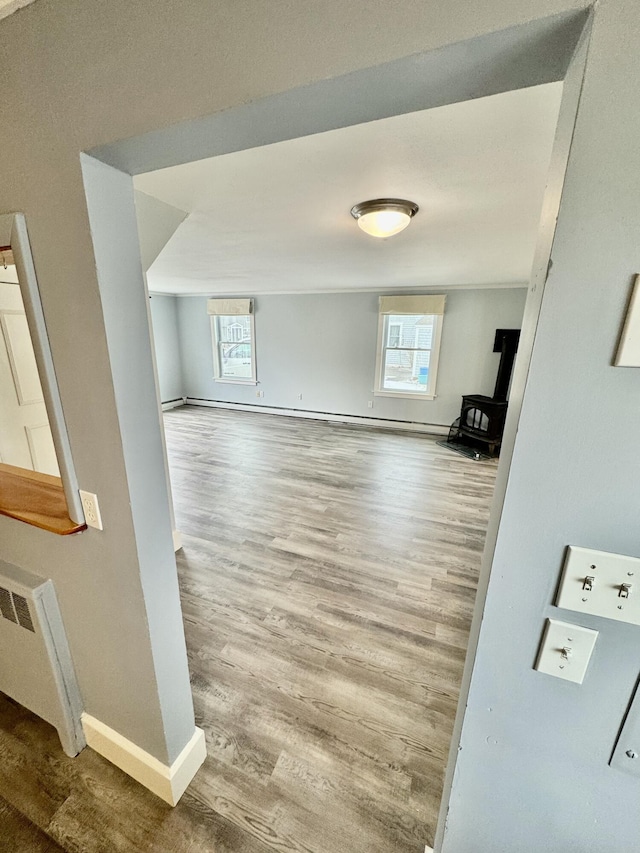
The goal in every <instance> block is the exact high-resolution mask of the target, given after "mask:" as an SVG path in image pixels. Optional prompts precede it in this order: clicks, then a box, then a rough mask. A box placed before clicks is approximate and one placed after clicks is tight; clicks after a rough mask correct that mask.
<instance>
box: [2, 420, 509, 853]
mask: <svg viewBox="0 0 640 853" xmlns="http://www.w3.org/2000/svg"><path fill="white" fill-rule="evenodd" d="M165 428H166V433H167V442H168V448H169V456H170V462H171V471H172V480H173V488H174V498H175V504H176V514H177V522H178V528H179V529H180V530H181V531H182V533H183V537H184V549H183V551H182V552H180V553H179V555H178V570H179V576H180V584H181V590H182V604H183V612H184V620H185V631H186V637H187V646H188V651H189V663H190V669H191V676H192V687H193V691H194V702H195V708H196V718H197V723H198V725H200V726H202V728H204V730H205V733H206V737H207V747H208V758H207V760H206V762H205V765H204V766H203V768H202V769H201V770H200V772H199V773H198V775H197V776H196V778H195V780H194V781H193V783H192V784H191V786H190V787H189V789H188V791H187V793H186V794H185V796H184V797H183V799H182V801H181V802H180V804H179V805H178V806H177V807H176V808H175V809H170V808H169V807H168V806H165V805H164V804H163V803H162V802H160V801H159V800H157V799H156V798H155V797H154V796H153V795H151V794H150V793H148V792H147V791H145V790H144V789H143V788H141V787H140V786H138V785H137V784H136V783H135V782H133V781H132V780H130V779H129V778H128V777H126V776H125V775H124V774H123V773H121V772H120V771H119V770H117V769H116V768H115V767H113V766H111V765H109V764H108V763H107V762H106V761H104V760H103V759H102V758H100V756H98V755H96V754H95V753H93V752H92V751H91V750H89V749H86V750H84V751H83V752H82V753H81V755H80V756H78V758H76V759H69V758H67V757H66V756H64V755H63V753H62V752H61V750H60V745H59V742H58V741H57V736H56V734H55V732H54V731H53V730H52V729H51V728H50V727H49V726H47V725H46V724H44V723H42V722H40V721H39V720H37V719H36V718H35V717H33V716H32V715H31V714H29V713H28V712H27V711H25V710H24V709H22V708H20V707H18V706H16V705H15V704H14V703H12V702H11V701H10V700H7V699H5V698H1V699H0V850H2V851H4V850H7V851H12V853H22V851H25V853H26V851H38V853H40V851H42V853H45V851H46V853H49V851H51V852H52V853H53V851H69V852H71V851H73V853H94V852H95V851H100V853H103V852H104V853H125V851H126V853H131V851H145V853H208V852H209V851H212V853H213V851H215V853H270V851H271V853H272V852H273V851H279V853H391V852H392V851H393V853H422V851H423V850H424V846H425V844H431V842H432V841H433V833H434V829H435V822H436V817H437V811H438V805H439V799H440V793H441V788H442V781H443V775H444V768H445V762H446V756H447V750H448V745H449V740H450V736H451V730H452V724H453V718H454V714H455V709H456V702H457V698H458V690H459V683H460V679H461V675H462V667H463V662H464V654H465V647H466V641H467V635H468V629H469V624H470V618H471V612H472V607H473V600H474V594H475V589H476V580H477V575H478V569H479V563H480V556H481V551H482V547H483V541H484V535H485V528H486V524H487V518H488V507H489V502H490V498H491V494H492V491H493V485H494V477H495V470H496V463H495V462H472V461H471V460H467V459H465V458H463V457H461V456H458V455H456V454H454V453H451V452H449V451H447V450H445V449H443V448H440V447H438V446H437V445H436V444H435V440H434V439H433V438H432V437H429V436H424V435H415V434H408V433H393V432H389V431H386V432H383V431H375V430H370V429H366V428H361V427H351V426H347V425H342V424H328V423H322V422H315V421H310V420H301V419H300V420H298V419H289V418H284V417H274V416H270V415H262V414H257V413H256V414H254V413H244V412H231V411H226V410H214V409H202V408H195V407H184V408H180V409H176V410H173V411H171V412H168V413H166V414H165Z"/></svg>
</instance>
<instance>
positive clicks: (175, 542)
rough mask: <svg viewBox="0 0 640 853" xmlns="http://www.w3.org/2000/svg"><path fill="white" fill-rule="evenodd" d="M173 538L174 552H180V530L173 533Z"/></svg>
mask: <svg viewBox="0 0 640 853" xmlns="http://www.w3.org/2000/svg"><path fill="white" fill-rule="evenodd" d="M172 536H173V550H174V551H179V550H180V548H182V533H180V531H179V530H174V531H172Z"/></svg>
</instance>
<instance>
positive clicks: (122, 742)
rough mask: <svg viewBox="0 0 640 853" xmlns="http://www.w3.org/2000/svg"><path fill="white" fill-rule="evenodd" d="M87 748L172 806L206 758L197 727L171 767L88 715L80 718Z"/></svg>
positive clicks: (202, 735) (202, 741) (202, 733)
mask: <svg viewBox="0 0 640 853" xmlns="http://www.w3.org/2000/svg"><path fill="white" fill-rule="evenodd" d="M82 728H83V729H84V734H85V737H86V739H87V745H88V746H90V747H91V748H92V749H94V750H95V751H96V752H97V753H99V754H100V755H102V757H103V758H106V759H107V761H110V762H111V763H112V764H115V765H116V767H119V768H120V770H123V771H124V772H125V773H126V774H128V775H129V776H131V777H132V778H133V779H135V780H136V782H139V783H140V784H141V785H143V786H144V787H145V788H148V789H149V790H150V791H152V792H153V793H154V794H156V796H158V797H160V799H162V800H164V801H165V802H166V803H169V805H170V806H175V805H177V803H178V800H179V799H180V797H181V796H182V795H183V794H184V792H185V791H186V789H187V786H188V785H189V783H190V782H191V780H192V779H193V777H194V776H195V775H196V773H197V772H198V769H199V768H200V766H201V765H202V763H203V762H204V760H205V758H206V757H207V749H206V745H205V739H204V732H203V731H202V729H199V728H197V727H196V729H195V731H194V733H193V735H192V737H191V739H190V740H189V742H188V743H187V745H186V746H185V748H184V749H183V750H182V752H181V753H180V755H179V756H178V757H177V758H176V760H175V761H174V762H173V764H171V765H167V764H163V763H162V762H161V761H158V759H157V758H154V757H153V756H152V755H150V754H149V753H148V752H145V750H144V749H141V748H140V747H139V746H136V744H135V743H132V742H131V741H130V740H127V738H125V737H123V736H122V735H121V734H119V733H118V732H116V731H115V730H114V729H112V728H110V727H109V726H107V725H105V724H104V723H101V722H100V720H96V718H95V717H92V716H91V715H90V714H83V715H82Z"/></svg>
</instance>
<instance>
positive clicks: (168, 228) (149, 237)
mask: <svg viewBox="0 0 640 853" xmlns="http://www.w3.org/2000/svg"><path fill="white" fill-rule="evenodd" d="M134 198H135V205H136V222H137V223H138V238H139V240H140V260H141V261H142V269H143V270H144V271H145V272H146V271H147V270H148V269H149V267H150V266H151V264H152V263H153V262H154V261H155V259H156V258H157V257H158V255H159V254H160V252H161V250H162V249H164V247H165V246H166V245H167V242H168V241H169V239H170V238H171V237H172V236H173V234H174V232H175V230H176V228H177V227H178V225H180V223H181V222H182V221H183V220H184V219H186V217H187V214H186V213H185V211H184V210H180V209H179V208H177V207H174V206H173V205H171V204H167V203H166V202H165V201H160V199H159V198H154V197H153V196H150V195H147V194H146V193H143V192H140V191H139V190H135V191H134Z"/></svg>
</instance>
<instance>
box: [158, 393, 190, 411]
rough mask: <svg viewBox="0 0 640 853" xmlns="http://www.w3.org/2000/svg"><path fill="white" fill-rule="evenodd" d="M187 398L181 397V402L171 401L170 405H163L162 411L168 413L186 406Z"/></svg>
mask: <svg viewBox="0 0 640 853" xmlns="http://www.w3.org/2000/svg"><path fill="white" fill-rule="evenodd" d="M185 400H186V397H180V399H179V400H169V402H168V403H161V406H162V411H163V412H168V411H169V409H177V408H178V406H184V404H185V403H184V401H185Z"/></svg>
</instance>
